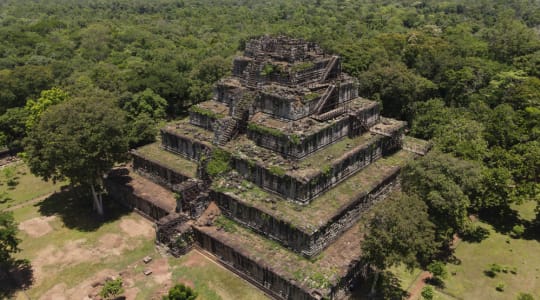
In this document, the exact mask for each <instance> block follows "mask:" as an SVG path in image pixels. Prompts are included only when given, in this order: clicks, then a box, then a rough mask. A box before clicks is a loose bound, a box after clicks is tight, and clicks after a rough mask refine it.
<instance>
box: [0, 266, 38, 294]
mask: <svg viewBox="0 0 540 300" xmlns="http://www.w3.org/2000/svg"><path fill="white" fill-rule="evenodd" d="M33 280H34V272H33V270H32V266H31V265H30V262H29V261H27V260H14V261H11V262H8V263H6V265H0V299H11V298H12V297H13V296H14V295H15V293H16V292H18V291H21V290H25V289H27V288H28V287H30V286H31V285H32V282H33Z"/></svg>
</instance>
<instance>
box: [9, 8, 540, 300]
mask: <svg viewBox="0 0 540 300" xmlns="http://www.w3.org/2000/svg"><path fill="white" fill-rule="evenodd" d="M1 7H2V15H1V16H0V24H1V26H0V40H2V44H1V45H0V146H6V147H8V148H9V149H11V150H14V151H18V150H21V148H22V146H23V144H24V143H23V140H24V139H25V137H28V136H30V137H32V138H33V139H35V140H37V139H38V138H39V136H40V134H39V133H40V132H37V131H36V132H32V130H34V129H35V126H36V125H35V124H39V122H38V123H36V120H35V119H39V118H41V116H46V115H47V112H48V111H50V110H51V109H53V108H54V107H55V106H58V105H62V103H65V102H70V101H73V99H83V100H88V99H100V100H103V99H107V100H108V101H110V103H113V104H114V106H116V107H117V108H118V109H121V110H123V111H124V112H125V114H126V118H125V120H122V122H124V123H126V125H127V126H126V128H129V129H130V130H126V131H125V132H124V133H123V134H124V135H125V136H126V137H127V143H129V145H130V146H131V147H134V146H137V145H141V144H144V143H147V142H150V141H152V140H153V139H154V137H155V134H154V132H153V126H154V125H155V122H156V120H155V119H163V118H165V117H166V118H171V119H174V118H177V117H178V116H182V115H185V114H186V112H187V109H186V108H187V107H188V106H189V105H191V104H194V103H198V102H200V101H205V100H208V99H209V98H210V96H211V91H212V85H213V84H214V82H216V80H218V79H219V78H221V77H223V75H225V74H227V73H228V72H229V70H230V61H231V58H232V57H233V56H234V55H236V54H237V52H238V50H239V49H243V48H244V47H243V46H244V45H245V43H246V40H248V39H249V38H251V37H253V36H258V35H263V34H274V35H275V34H282V33H285V34H287V35H290V36H293V37H301V38H305V39H306V40H309V41H314V42H317V43H318V44H320V45H321V46H322V47H323V48H324V49H325V50H326V51H327V52H328V53H335V54H338V55H340V57H341V58H342V62H343V64H342V66H343V70H344V71H345V72H347V73H348V74H350V75H351V76H353V77H355V78H357V79H358V82H359V94H360V95H361V96H363V97H366V98H370V99H373V100H377V101H379V102H380V103H381V104H382V107H383V111H382V114H383V115H385V116H389V117H397V118H400V119H406V120H407V121H408V122H409V126H410V128H409V129H410V134H411V135H412V136H413V137H416V138H422V139H426V140H431V141H432V142H433V149H434V151H435V152H434V153H435V154H433V155H428V156H426V157H424V158H422V159H420V160H418V161H417V162H415V163H412V164H411V165H410V166H409V167H407V168H406V172H405V173H404V175H405V176H404V181H403V183H404V184H403V187H404V190H405V192H406V193H407V197H415V200H421V201H422V202H424V203H425V204H426V205H427V210H428V214H427V215H428V216H427V218H428V219H429V221H430V222H431V223H433V224H434V225H435V231H436V238H437V241H439V242H442V245H443V246H442V247H445V246H449V242H450V239H451V238H452V237H453V234H454V233H457V234H460V235H462V236H463V237H467V238H473V239H474V238H478V237H481V238H485V239H484V241H483V242H482V243H487V244H486V245H489V247H493V246H494V245H499V243H500V244H503V245H504V246H505V247H506V246H509V245H514V240H513V239H512V240H510V243H506V240H505V239H506V238H507V237H508V234H509V233H510V232H513V234H514V235H520V234H522V237H520V238H517V239H516V240H515V241H516V243H515V244H516V245H518V244H519V246H516V250H514V248H511V249H512V251H516V252H517V251H520V252H521V253H531V252H534V249H535V246H534V245H531V244H530V243H533V242H534V243H537V241H538V236H537V234H536V235H535V233H537V232H538V223H539V214H538V207H540V206H539V205H538V203H540V200H539V199H540V198H539V197H538V194H539V190H540V186H539V184H540V183H539V179H538V178H539V177H540V176H539V172H540V121H539V120H540V103H539V99H540V79H539V76H540V71H539V68H538V65H539V62H540V38H539V36H538V32H537V28H538V26H540V5H539V3H538V0H532V1H522V0H487V1H463V0H449V1H435V0H427V1H421V2H419V1H412V0H399V1H392V2H388V1H387V2H382V1H358V0H352V1H331V0H321V1H290V0H275V1H255V0H247V1H243V2H242V3H241V4H239V3H238V1H231V0H223V1H213V0H207V1H195V0H183V1H179V0H156V1H151V2H149V1H144V0H134V1H127V0H118V1H98V0H88V1H77V0H64V1H61V2H58V1H39V2H36V1H29V0H22V1H15V0H7V1H3V2H2V4H1ZM267 71H269V70H267ZM273 71H274V70H272V72H273ZM57 89H58V90H57ZM55 90H56V91H62V92H61V93H57V96H59V95H64V93H65V95H69V97H67V98H66V99H64V97H63V96H62V97H58V98H54V99H47V97H48V96H47V94H49V95H52V94H53V93H48V92H46V91H55ZM42 95H43V96H47V97H42ZM40 98H42V99H43V100H46V101H44V102H43V103H42V104H45V105H41V104H40V100H39V99H40ZM60 98H62V99H60ZM36 99H37V100H36ZM49 100H51V101H50V103H49ZM57 100H61V101H57ZM36 101H37V102H36ZM45 102H46V103H45ZM60 102H62V103H60ZM36 103H38V105H34V104H36ZM49 104H52V105H50V106H49ZM33 111H34V112H37V113H38V114H36V115H32V112H33ZM115 111H116V110H115ZM41 113H43V114H42V115H41ZM119 115H121V114H120V113H117V114H116V116H119ZM35 116H38V118H34V117H35ZM122 119H123V118H122ZM86 125H88V124H86ZM31 128H34V129H31ZM188 128H189V127H188ZM169 129H170V130H180V129H177V128H175V126H174V125H171V127H170V128H169ZM43 133H47V132H46V130H45V131H43ZM179 134H185V135H186V136H189V137H197V138H198V139H203V140H204V141H205V142H208V143H209V142H210V141H211V136H210V135H207V132H206V131H204V130H200V131H197V129H193V130H191V131H190V132H187V133H186V132H179ZM65 137H66V138H68V137H69V135H66V136H65ZM91 138H92V139H94V138H95V140H92V141H91V143H90V144H91V145H92V146H93V145H94V144H97V143H98V142H100V141H101V140H102V139H100V138H99V137H95V136H91ZM36 144H40V143H36ZM61 144H63V145H64V144H67V143H61ZM39 146H40V145H36V147H37V148H39ZM89 148H91V147H89ZM68 150H71V151H72V152H66V153H73V152H75V153H83V152H84V151H77V150H75V149H74V148H73V147H69V149H68ZM94 152H95V151H94ZM231 152H234V151H231ZM29 153H30V154H32V153H31V150H30V152H29ZM71 156H72V157H69V159H72V160H73V161H75V159H76V158H77V157H78V156H77V154H71ZM251 159H254V158H251ZM35 161H37V163H35V165H38V167H39V165H40V164H41V163H42V162H41V160H35ZM45 162H46V161H44V162H43V164H42V165H41V166H42V167H43V169H48V167H50V166H46V164H45ZM280 167H282V166H280ZM325 167H326V166H319V165H317V169H325ZM33 169H34V170H35V169H36V167H34V168H33ZM218 169H219V168H218ZM287 171H288V170H287ZM8 175H9V174H8ZM45 175H47V174H45ZM92 175H93V176H95V175H96V174H92ZM407 175H408V176H407ZM10 176H11V175H10ZM16 176H18V177H20V178H19V179H17V181H18V185H15V187H14V189H11V190H9V189H8V190H7V193H8V194H9V195H8V197H11V198H12V200H7V201H4V199H5V197H4V196H5V195H4V194H2V198H1V199H2V201H4V203H0V205H1V206H0V207H1V208H5V207H7V206H8V205H15V204H17V203H19V202H23V201H25V200H24V199H28V198H33V197H34V196H33V195H34V194H35V195H37V194H39V191H36V190H34V188H35V189H41V188H39V184H38V183H36V184H33V183H32V181H31V180H30V181H28V182H25V176H24V175H23V174H19V175H16ZM45 177H47V176H45ZM10 180H13V179H10ZM4 187H6V186H2V188H4ZM27 187H28V188H27ZM56 189H57V186H55V187H52V186H48V187H43V190H44V191H45V190H46V191H47V193H48V192H51V191H53V190H56ZM27 191H28V192H27ZM23 192H24V193H27V194H24V193H23ZM344 192H345V193H347V191H344ZM349 192H350V191H349ZM23 194H24V195H23ZM19 195H20V196H19ZM416 198H417V199H416ZM21 199H23V200H21ZM520 203H526V204H527V205H530V206H531V208H532V209H530V210H528V214H530V215H532V216H533V218H532V220H531V221H528V222H522V221H520V220H519V219H516V218H515V213H514V211H513V207H515V206H516V205H519V204H520ZM530 203H532V204H530ZM535 208H536V211H535V210H534V209H535ZM30 210H31V207H30V206H27V207H24V208H20V209H19V208H17V209H16V210H15V216H16V218H17V215H18V214H19V215H20V213H21V212H20V211H30ZM87 213H88V211H87V210H86V211H84V212H82V213H81V215H83V216H84V215H86V214H87ZM33 214H35V215H36V216H37V215H39V213H38V212H36V211H33ZM470 214H474V215H477V216H478V218H479V219H480V220H481V222H484V223H482V224H485V226H486V228H488V231H489V232H490V236H489V237H487V238H486V237H485V236H483V231H482V230H477V229H478V227H474V224H472V222H470V221H469V220H468V216H469V215H470ZM106 225H107V224H106ZM54 226H57V227H58V228H59V227H61V226H60V225H58V224H56V225H54ZM54 226H53V227H54ZM103 226H105V225H103ZM516 226H518V227H516ZM514 228H516V230H513V229H514ZM484 233H485V232H484ZM79 234H80V233H78V232H77V233H76V235H79ZM492 237H496V238H497V239H494V240H496V242H495V243H494V245H491V244H489V243H488V241H490V239H491V238H492ZM26 239H27V240H26V241H24V239H23V242H22V244H23V245H24V244H25V242H28V243H30V242H31V241H32V240H36V242H38V241H39V242H41V243H42V244H43V243H45V239H47V237H45V238H42V239H40V238H36V239H31V238H28V237H26ZM47 240H49V239H47ZM50 240H52V241H54V239H50ZM521 242H523V244H520V243H521ZM525 242H530V243H525ZM471 245H473V244H471ZM41 246H42V245H41ZM36 248H37V246H36ZM479 248H480V247H478V248H475V249H479ZM518 248H519V249H518ZM459 249H460V248H458V249H457V250H456V251H457V252H456V253H458V256H459V255H460V254H459ZM492 249H497V248H495V247H493V248H492ZM531 249H532V250H531ZM443 250H444V249H443ZM446 250H449V249H446ZM507 250H508V252H510V250H509V249H504V251H501V253H503V252H506V251H507ZM24 251H26V250H25V249H23V253H21V255H22V257H29V258H32V255H25V253H24ZM478 251H479V252H477V250H475V251H471V252H467V251H464V252H463V254H462V255H463V257H464V258H463V261H466V260H467V259H471V260H474V259H475V258H476V257H477V256H480V257H484V256H483V255H484V254H485V253H484V252H481V250H478ZM484 251H485V250H484ZM516 252H513V253H516ZM536 252H538V251H536ZM479 253H481V254H479ZM27 254H28V253H27ZM34 257H37V256H34ZM535 259H536V258H529V257H527V260H530V262H529V261H526V262H524V263H525V264H528V265H537V264H535ZM493 263H499V264H501V265H502V264H505V263H504V262H498V261H495V260H494V261H490V262H488V263H487V265H490V264H493ZM506 264H507V265H516V264H517V263H514V262H511V263H510V262H509V263H506ZM487 265H486V266H481V267H477V268H475V270H480V269H482V270H483V269H485V268H487ZM84 267H86V269H85V268H83V267H81V268H80V270H78V271H77V272H75V273H77V274H75V275H76V276H73V278H75V279H77V280H82V279H84V278H83V277H81V276H82V275H80V274H81V273H83V271H81V270H84V271H85V272H86V273H88V272H93V271H97V270H98V268H99V267H105V265H101V264H96V265H90V264H88V265H85V266H84ZM516 267H517V269H518V275H519V274H520V273H519V272H520V269H521V268H520V266H516ZM464 268H465V267H464ZM46 271H54V270H52V269H50V270H49V269H47V270H46ZM469 271H470V270H466V272H467V273H468V274H477V273H478V272H479V271H478V272H477V273H475V272H469ZM61 272H63V271H61ZM457 272H458V274H460V272H461V271H459V270H458V271H457ZM173 273H174V272H173ZM527 274H529V273H527ZM530 274H531V275H530V276H531V277H530V278H533V279H534V278H536V277H535V276H538V275H537V274H534V273H530ZM68 275H72V274H68ZM510 275H511V274H504V275H503V274H501V276H499V275H497V276H499V277H501V278H502V277H503V276H509V277H508V278H506V277H504V278H502V279H501V278H497V279H496V281H494V282H492V281H490V280H488V281H483V284H489V285H490V288H492V289H493V291H492V292H493V293H491V292H489V293H486V294H487V295H489V297H492V298H497V297H499V298H503V297H506V298H508V297H512V298H514V296H517V294H518V292H524V293H525V292H529V291H528V290H527V289H526V288H524V287H525V283H526V282H527V281H526V280H523V282H524V284H523V286H520V287H523V291H521V288H518V287H517V285H516V284H515V283H514V280H513V279H512V278H513V277H512V276H510ZM457 276H459V275H456V277H452V276H450V278H449V279H447V281H448V283H447V284H448V289H452V290H453V291H455V292H456V293H457V294H459V291H460V290H462V289H465V288H460V287H459V286H460V283H459V280H458V279H456V282H458V283H455V284H454V283H453V281H452V280H453V278H458V277H457ZM480 276H481V274H480ZM65 278H68V276H65ZM318 278H319V276H315V279H318ZM516 278H517V277H516ZM186 280H187V279H186ZM467 280H468V279H467ZM46 283H47V284H46V285H47V286H46V287H38V289H41V290H40V291H38V292H36V291H30V293H31V296H32V297H34V296H38V295H41V294H40V292H44V291H45V290H47V289H49V288H53V287H54V284H53V283H49V282H48V281H46ZM500 284H501V285H500ZM72 285H73V284H72V283H71V282H68V283H67V286H68V287H70V286H72ZM498 285H499V286H500V287H503V288H499V289H500V290H501V291H495V288H496V286H498ZM463 286H466V285H465V284H463ZM467 288H468V287H467ZM197 290H198V291H199V289H198V288H197ZM531 293H536V294H538V291H532V292H531ZM201 294H203V292H201ZM435 294H436V295H437V290H435ZM510 294H512V295H510ZM509 295H510V296H509ZM473 296H474V297H476V294H475V295H473ZM216 297H217V296H216Z"/></svg>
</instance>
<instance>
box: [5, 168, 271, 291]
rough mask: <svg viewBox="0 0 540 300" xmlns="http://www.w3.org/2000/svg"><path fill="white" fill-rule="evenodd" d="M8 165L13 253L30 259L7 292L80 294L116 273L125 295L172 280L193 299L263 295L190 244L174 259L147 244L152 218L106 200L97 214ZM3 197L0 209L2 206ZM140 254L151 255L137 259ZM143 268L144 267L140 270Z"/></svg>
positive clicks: (80, 199)
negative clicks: (22, 282)
mask: <svg viewBox="0 0 540 300" xmlns="http://www.w3.org/2000/svg"><path fill="white" fill-rule="evenodd" d="M14 166H15V168H16V169H17V172H18V177H19V179H18V180H19V184H18V185H17V186H16V187H15V188H14V189H8V188H7V185H1V186H0V193H1V192H4V191H6V192H9V193H10V194H11V195H12V196H13V195H17V196H16V198H15V199H16V200H11V201H10V202H9V207H10V208H9V210H11V211H13V214H14V217H15V219H16V221H17V223H18V224H19V238H20V239H21V243H20V248H21V249H22V251H21V252H19V253H17V254H16V257H17V258H20V259H28V260H30V263H31V267H32V268H31V274H32V276H31V281H29V282H27V283H26V284H28V288H27V289H26V290H24V291H16V292H14V293H13V295H12V296H13V297H14V298H15V299H55V300H56V299H83V298H85V297H86V296H88V295H97V294H98V293H99V291H100V290H101V287H102V284H103V282H104V281H105V280H106V279H107V278H115V277H121V278H122V280H123V283H124V285H123V287H124V290H125V294H124V295H125V296H126V298H127V299H161V296H162V295H163V294H165V293H166V292H167V291H168V290H169V288H170V287H171V286H172V285H174V284H176V283H180V282H182V283H184V284H186V285H189V286H192V287H194V288H195V290H196V291H197V292H198V293H199V295H200V297H199V298H200V299H265V296H264V294H262V293H261V292H259V291H258V290H257V289H256V288H255V287H253V286H251V285H250V284H248V283H246V282H245V281H244V280H242V279H241V278H239V277H237V276H236V275H234V274H232V273H231V272H230V271H228V270H226V269H224V268H223V267H221V266H219V265H217V264H216V263H215V262H213V261H211V260H209V259H208V258H206V257H205V256H203V255H202V254H200V253H199V252H197V251H191V252H190V253H189V254H187V255H185V256H183V257H181V258H174V257H172V256H170V255H166V254H163V252H162V251H160V249H159V248H156V246H155V244H154V239H155V230H154V224H153V223H152V222H150V221H148V220H147V219H145V218H143V217H141V216H140V215H138V214H136V213H133V212H129V211H126V210H125V209H123V208H122V207H119V206H116V205H114V204H112V203H111V204H110V205H108V207H107V208H108V214H107V216H106V217H105V219H104V220H101V221H99V220H98V219H97V218H96V216H95V215H94V214H93V213H92V212H91V202H90V201H89V200H88V199H86V198H85V197H84V195H85V193H84V192H83V191H79V190H77V189H75V190H73V191H67V190H66V191H59V185H54V184H52V183H45V182H42V181H40V180H39V179H38V178H35V177H33V176H32V175H31V174H30V173H29V172H28V171H27V169H26V166H24V164H22V163H17V164H16V165H14ZM27 184H33V185H37V186H39V187H41V189H38V188H35V187H32V186H27ZM27 189H32V190H33V191H32V192H28V190H27ZM18 191H25V192H24V195H22V194H23V193H22V192H21V193H18ZM54 192H55V193H54ZM40 193H41V194H40ZM48 194H50V195H49V196H47V195H48ZM35 199H38V200H35ZM4 204H5V205H4V206H3V207H1V209H4V210H7V209H8V208H7V206H8V205H7V204H6V203H4ZM145 256H150V257H152V261H151V262H149V263H148V264H145V263H144V262H143V261H142V259H143V258H144V257H145ZM146 270H149V271H151V272H152V273H151V274H150V275H148V276H145V275H144V274H143V272H144V271H146ZM17 279H18V278H15V280H17ZM2 289H3V290H9V289H7V288H6V289H4V288H2ZM4 293H5V292H4ZM6 296H9V294H3V293H0V298H3V297H6Z"/></svg>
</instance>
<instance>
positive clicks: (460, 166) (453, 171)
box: [402, 151, 484, 242]
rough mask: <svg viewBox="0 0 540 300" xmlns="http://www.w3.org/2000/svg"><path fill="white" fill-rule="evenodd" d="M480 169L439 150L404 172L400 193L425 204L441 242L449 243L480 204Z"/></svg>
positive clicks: (473, 164)
mask: <svg viewBox="0 0 540 300" xmlns="http://www.w3.org/2000/svg"><path fill="white" fill-rule="evenodd" d="M482 170H483V168H482V166H481V165H480V163H478V162H471V161H465V160H460V159H458V158H455V157H453V156H452V155H450V154H444V153H440V152H438V151H432V152H430V153H428V155H426V156H424V157H422V158H421V159H418V160H415V161H413V162H411V163H409V164H408V165H407V166H406V167H405V168H404V169H403V171H402V186H403V190H404V191H405V192H406V193H407V194H409V195H416V197H418V198H419V199H421V200H422V201H423V202H424V203H426V205H427V207H428V213H429V219H430V220H431V222H433V223H434V224H435V226H436V232H437V238H438V240H440V241H441V242H449V241H450V240H451V239H452V236H453V234H455V233H458V232H461V231H463V230H464V229H466V227H467V213H468V209H469V208H470V207H471V206H472V207H475V206H477V205H479V203H478V202H479V201H480V200H479V198H480V196H481V195H482V192H483V185H482V183H483V179H484V177H483V174H482Z"/></svg>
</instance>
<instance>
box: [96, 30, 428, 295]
mask: <svg viewBox="0 0 540 300" xmlns="http://www.w3.org/2000/svg"><path fill="white" fill-rule="evenodd" d="M357 83H358V82H357V80H356V79H355V78H352V77H350V76H348V75H347V74H345V73H343V72H342V70H341V61H340V58H339V57H338V56H336V55H330V54H327V53H325V52H324V51H323V50H322V49H321V48H320V47H319V46H317V45H316V44H314V43H311V42H306V41H303V40H299V39H291V38H287V37H282V36H279V37H269V36H263V37H260V38H256V39H252V40H250V41H249V42H247V43H246V48H245V50H244V53H243V55H242V56H240V57H237V58H236V59H235V60H234V63H233V69H232V75H231V76H230V77H227V78H223V79H222V80H220V81H219V82H217V84H216V88H215V93H214V97H213V99H211V100H209V101H206V102H202V103H199V104H197V105H194V106H192V107H191V108H190V109H189V117H188V118H186V119H183V120H179V121H175V122H172V123H170V124H168V125H167V126H166V127H165V128H162V129H161V140H160V141H159V142H158V143H155V144H151V145H147V146H144V147H142V148H139V149H136V150H133V152H132V155H133V163H132V166H130V167H129V168H121V169H117V170H114V171H113V172H112V174H111V175H110V176H109V180H108V181H107V187H108V190H109V194H110V195H111V196H112V197H115V198H117V199H118V200H119V201H121V202H122V203H124V204H126V205H128V206H130V207H133V208H135V209H137V210H139V211H140V212H141V213H142V214H144V215H146V216H148V217H149V218H152V219H153V220H155V221H156V223H157V242H158V243H160V244H162V245H165V246H166V247H167V248H168V250H169V251H170V253H172V254H174V255H177V256H178V255H182V254H184V253H186V252H187V251H190V249H192V248H193V247H195V248H197V249H198V250H199V251H205V252H207V254H210V255H212V256H213V257H214V258H215V260H216V261H218V262H219V263H221V264H222V265H224V266H225V267H227V268H228V269H230V270H231V271H233V272H235V273H236V274H238V275H240V276H241V277H243V278H244V279H246V280H248V281H250V282H251V283H252V284H254V285H255V286H257V287H259V288H260V289H262V290H263V291H264V292H265V293H266V294H268V295H269V296H270V297H273V298H277V299H323V298H328V299H342V298H347V297H349V291H350V289H351V287H353V286H354V285H355V284H358V283H360V282H361V281H360V280H359V277H360V276H361V273H363V272H365V271H366V268H365V267H364V264H363V263H362V253H361V246H360V245H361V240H362V235H363V233H362V230H361V227H360V226H359V222H361V221H362V218H363V217H364V215H365V212H366V210H368V209H369V207H370V206H371V205H372V204H373V203H374V202H376V201H379V200H381V199H384V198H385V197H387V196H388V195H389V194H390V193H393V192H395V191H396V190H397V189H399V180H398V176H399V171H400V168H401V167H402V166H403V165H404V164H406V163H407V161H409V160H411V159H414V158H415V157H416V156H418V155H423V154H425V152H426V151H427V150H428V147H429V144H428V143H427V142H425V141H422V140H417V139H413V138H409V137H404V130H405V127H406V123H405V122H403V121H398V120H394V119H388V118H383V117H381V116H380V105H379V103H378V102H375V101H370V100H367V99H364V98H362V97H359V96H358V89H357Z"/></svg>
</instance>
